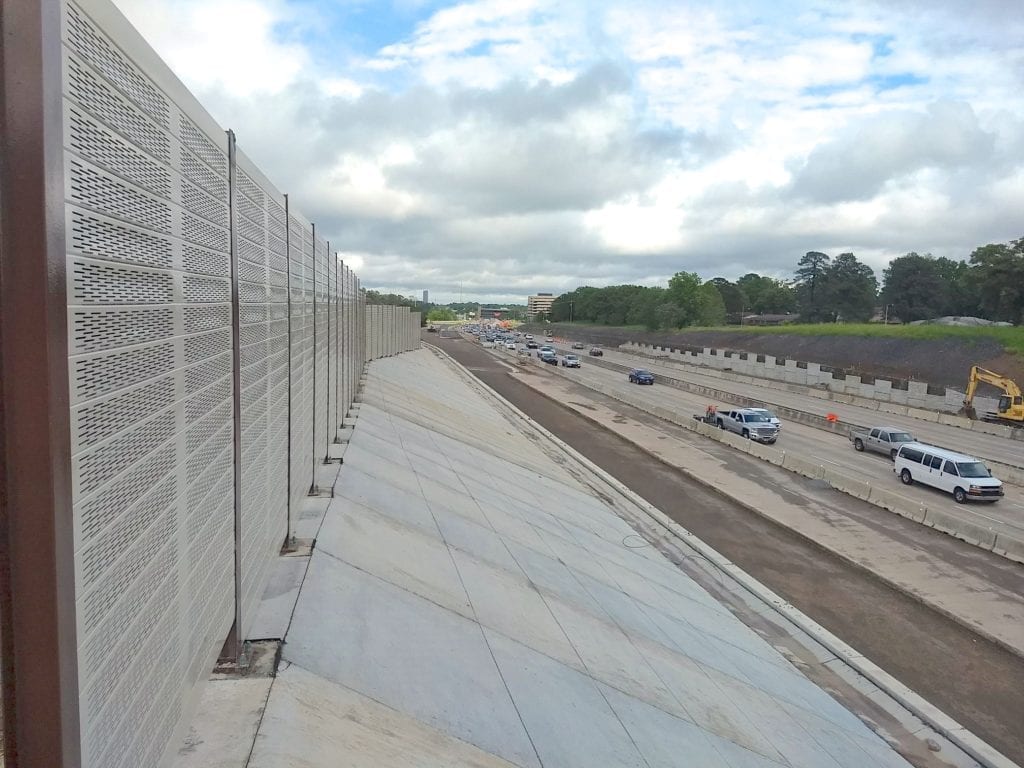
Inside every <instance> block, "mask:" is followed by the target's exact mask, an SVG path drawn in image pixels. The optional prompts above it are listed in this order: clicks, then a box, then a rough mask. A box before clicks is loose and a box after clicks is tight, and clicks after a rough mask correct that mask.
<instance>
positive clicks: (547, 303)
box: [526, 293, 555, 320]
mask: <svg viewBox="0 0 1024 768" xmlns="http://www.w3.org/2000/svg"><path fill="white" fill-rule="evenodd" d="M554 303H555V294H553V293H538V294H537V295H536V296H531V297H530V298H528V299H527V300H526V319H527V320H533V319H534V318H535V317H537V315H540V314H542V313H543V314H546V313H548V312H550V311H551V305H552V304H554Z"/></svg>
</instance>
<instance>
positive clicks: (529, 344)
mask: <svg viewBox="0 0 1024 768" xmlns="http://www.w3.org/2000/svg"><path fill="white" fill-rule="evenodd" d="M526 338H527V339H529V341H527V342H526V348H527V349H536V348H537V347H539V346H540V345H539V344H538V343H537V342H536V341H534V340H533V337H532V336H527V337H526Z"/></svg>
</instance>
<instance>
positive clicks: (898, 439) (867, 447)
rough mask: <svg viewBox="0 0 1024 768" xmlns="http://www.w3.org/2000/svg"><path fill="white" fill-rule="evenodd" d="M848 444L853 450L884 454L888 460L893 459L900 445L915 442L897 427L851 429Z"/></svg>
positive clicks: (909, 435) (903, 430) (912, 437)
mask: <svg viewBox="0 0 1024 768" xmlns="http://www.w3.org/2000/svg"><path fill="white" fill-rule="evenodd" d="M850 442H851V443H853V447H854V450H857V451H874V452H875V453H884V454H885V455H886V456H888V457H889V458H890V459H895V458H896V454H897V452H898V451H899V449H900V446H901V445H903V444H905V443H913V442H915V440H914V436H913V435H912V434H910V433H909V432H907V430H905V429H900V428H899V427H871V428H870V429H851V430H850Z"/></svg>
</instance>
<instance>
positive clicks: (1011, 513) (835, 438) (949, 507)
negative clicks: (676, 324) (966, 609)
mask: <svg viewBox="0 0 1024 768" xmlns="http://www.w3.org/2000/svg"><path fill="white" fill-rule="evenodd" d="M637 367H645V368H649V369H650V370H651V371H652V372H655V373H657V372H659V371H658V370H657V369H656V368H655V367H653V366H647V365H643V366H639V365H638V366H637ZM561 370H562V371H563V372H565V373H566V375H568V376H569V377H570V378H572V379H573V380H574V381H579V382H580V383H581V384H584V385H589V384H600V385H602V386H605V387H612V388H614V391H616V392H618V393H621V394H622V395H624V396H625V397H626V398H627V400H628V401H629V402H633V403H647V404H649V405H659V406H661V407H668V408H673V409H676V410H678V411H680V412H681V413H682V414H683V415H684V417H685V416H686V415H688V414H695V413H703V412H704V409H705V408H706V407H707V405H708V398H707V397H706V396H704V395H697V394H692V393H690V392H686V391H685V390H680V389H676V388H675V387H669V386H659V385H658V384H654V385H653V386H638V385H636V384H630V383H629V381H628V379H627V378H626V374H625V373H624V372H619V371H613V370H610V369H608V368H602V367H598V366H596V365H587V363H586V361H584V362H583V364H582V367H580V368H562V369H561ZM755 396H757V397H760V396H761V394H760V393H758V394H757V395H755ZM717 405H718V407H719V408H720V409H721V408H723V407H725V406H727V405H728V404H727V403H718V404H717ZM950 429H953V428H952V427H951V428H950ZM961 431H962V430H961ZM992 439H993V440H999V441H1000V442H1003V443H1007V444H1014V443H1015V444H1017V445H1020V443H1017V442H1016V441H1011V440H1005V439H1002V438H998V437H993V438H992ZM772 448H774V450H777V451H779V452H780V453H781V452H782V451H785V452H786V453H788V454H789V455H791V456H794V457H796V458H800V459H803V460H805V461H809V462H811V463H812V464H822V465H825V466H826V467H828V468H831V469H835V470H836V471H838V472H841V473H842V474H844V475H846V476H848V477H851V478H853V479H856V480H861V481H863V482H866V483H870V484H872V485H877V486H879V487H881V488H884V489H886V490H888V491H892V492H894V493H899V494H902V495H903V496H905V497H907V498H909V499H911V500H912V501H913V502H914V503H917V504H924V505H925V506H927V507H929V508H931V509H941V510H943V511H946V512H949V513H950V514H953V515H956V516H958V517H961V518H963V519H966V520H971V521H972V522H974V523H976V524H980V525H983V526H986V527H992V528H994V529H995V530H997V531H1000V530H1002V531H1006V532H1009V533H1011V535H1013V536H1014V537H1015V538H1018V539H1020V538H1024V488H1022V487H1020V486H1017V485H1009V484H1006V483H1004V484H1003V489H1004V491H1005V493H1006V495H1005V496H1004V497H1003V498H1002V499H1000V500H999V501H997V502H995V503H994V504H993V503H988V502H971V503H968V504H957V503H956V502H955V501H953V497H952V496H950V495H949V494H946V493H942V492H940V491H937V490H935V489H933V488H930V487H928V486H924V485H921V484H919V483H915V484H914V485H912V486H909V487H908V486H904V485H903V484H902V483H901V482H900V480H899V478H898V477H897V476H896V474H895V473H894V472H893V471H892V468H893V464H892V462H891V461H890V460H889V459H888V458H886V457H885V456H882V455H880V454H876V453H870V452H864V453H858V452H856V451H855V450H854V449H853V445H852V444H851V443H850V441H849V439H847V438H846V437H843V436H841V435H836V434H833V433H831V432H827V431H825V430H823V429H817V428H815V427H811V426H807V425H804V424H795V423H793V422H791V421H785V420H783V424H782V432H781V433H780V434H779V439H778V442H776V443H775V445H774V446H768V449H769V450H771V449H772Z"/></svg>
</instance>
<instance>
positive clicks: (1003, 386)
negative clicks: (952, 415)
mask: <svg viewBox="0 0 1024 768" xmlns="http://www.w3.org/2000/svg"><path fill="white" fill-rule="evenodd" d="M980 382H984V383H986V384H991V385H992V386H994V387H998V388H999V389H1000V390H1001V391H1002V393H1003V397H1001V398H1000V407H999V410H1000V412H1001V414H1002V415H1003V416H1004V418H1008V419H1009V420H1012V421H1020V420H1024V405H1022V404H1021V391H1020V387H1018V386H1017V384H1016V382H1014V381H1012V380H1011V379H1008V378H1006V377H1005V376H1000V375H999V374H998V373H995V372H993V371H990V370H988V369H987V368H982V367H981V366H978V365H975V366H974V367H972V368H971V375H970V377H969V378H968V380H967V391H966V392H965V393H964V412H965V413H967V414H968V415H971V416H972V418H973V413H974V394H975V392H977V390H978V384H979V383H980ZM1004 403H1005V405H1004Z"/></svg>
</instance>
